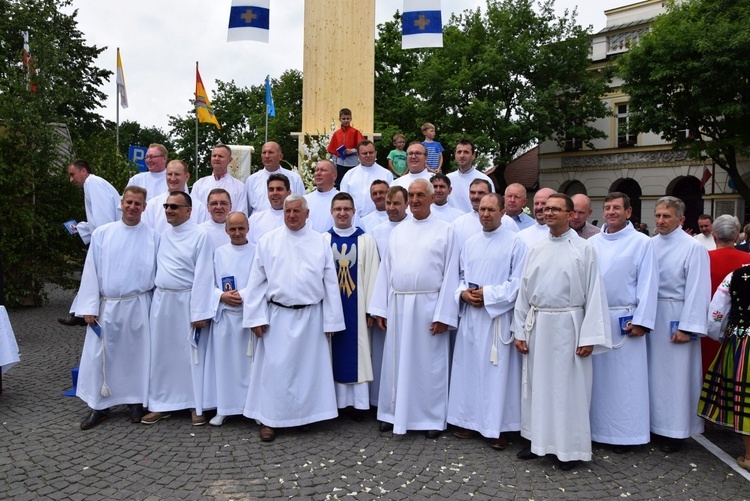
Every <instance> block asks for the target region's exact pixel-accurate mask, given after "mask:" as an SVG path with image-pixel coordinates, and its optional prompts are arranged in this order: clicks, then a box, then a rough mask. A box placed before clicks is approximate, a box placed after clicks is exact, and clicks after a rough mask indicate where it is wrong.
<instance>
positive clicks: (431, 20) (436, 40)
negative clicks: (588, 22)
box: [401, 0, 443, 49]
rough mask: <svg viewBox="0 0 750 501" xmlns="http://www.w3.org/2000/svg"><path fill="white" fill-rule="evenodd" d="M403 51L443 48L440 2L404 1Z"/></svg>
mask: <svg viewBox="0 0 750 501" xmlns="http://www.w3.org/2000/svg"><path fill="white" fill-rule="evenodd" d="M401 25H402V27H403V33H402V36H401V48H402V49H418V48H422V47H442V46H443V21H442V16H441V13H440V0H404V15H403V18H402V19H401Z"/></svg>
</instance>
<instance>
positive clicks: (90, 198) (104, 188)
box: [76, 174, 121, 244]
mask: <svg viewBox="0 0 750 501" xmlns="http://www.w3.org/2000/svg"><path fill="white" fill-rule="evenodd" d="M83 205H84V208H85V209H86V221H80V222H79V223H78V224H77V225H76V228H77V229H78V235H79V236H80V237H81V240H83V243H84V244H88V243H89V242H90V241H91V234H92V233H93V232H94V230H95V229H97V228H98V227H100V226H102V225H105V224H107V223H111V222H114V221H117V220H118V219H120V214H121V212H120V194H119V193H117V190H116V189H115V188H114V186H112V185H111V184H109V182H108V181H107V180H106V179H103V178H101V177H99V176H95V175H94V174H89V176H88V177H87V178H86V180H85V181H84V182H83Z"/></svg>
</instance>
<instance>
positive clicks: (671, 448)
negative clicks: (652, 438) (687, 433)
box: [659, 437, 685, 454]
mask: <svg viewBox="0 0 750 501" xmlns="http://www.w3.org/2000/svg"><path fill="white" fill-rule="evenodd" d="M684 443H685V440H684V439H682V438H669V437H666V438H664V442H663V443H662V444H661V447H659V450H660V451H662V452H666V453H667V454H671V453H673V452H680V451H681V450H682V445H683V444H684Z"/></svg>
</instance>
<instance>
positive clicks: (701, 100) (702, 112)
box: [617, 0, 750, 204]
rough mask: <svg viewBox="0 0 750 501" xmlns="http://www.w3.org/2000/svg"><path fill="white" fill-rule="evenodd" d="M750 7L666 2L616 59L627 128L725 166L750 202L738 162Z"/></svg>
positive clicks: (745, 109)
mask: <svg viewBox="0 0 750 501" xmlns="http://www.w3.org/2000/svg"><path fill="white" fill-rule="evenodd" d="M748 53H750V4H749V3H748V2H736V1H733V0H689V1H687V2H684V3H680V4H670V5H669V6H668V10H667V13H666V14H663V15H661V16H659V17H657V18H656V19H655V20H654V22H653V23H652V25H651V31H650V32H649V33H647V34H646V35H644V36H643V37H641V41H640V42H639V43H638V44H637V45H635V46H634V47H632V48H631V49H630V50H629V51H628V52H627V53H625V54H623V55H622V56H620V58H619V60H618V65H617V66H618V72H619V75H620V76H621V77H622V78H623V80H624V81H625V84H624V85H623V91H624V92H625V93H627V94H628V95H630V104H631V106H630V107H631V109H632V110H633V112H631V116H630V119H631V121H630V127H631V129H632V130H633V131H634V132H649V131H653V132H654V133H657V134H660V135H661V137H662V139H663V140H665V141H672V142H674V147H675V148H676V149H684V150H686V151H687V152H688V154H689V155H690V156H691V157H693V158H699V159H705V158H710V159H711V160H713V161H714V162H715V163H716V165H718V166H719V167H720V168H722V169H724V170H725V171H726V172H727V174H728V175H729V177H730V178H731V180H732V181H733V182H734V184H735V186H736V187H737V191H738V192H739V194H740V195H741V196H742V198H744V199H745V203H746V204H750V187H749V186H748V184H747V183H746V182H745V181H743V179H742V176H741V174H740V172H739V169H738V165H737V162H738V157H740V156H747V155H748V152H749V150H750V127H748V124H750V82H749V81H748V75H749V74H750V59H748V57H747V54H748Z"/></svg>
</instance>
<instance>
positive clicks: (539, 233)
mask: <svg viewBox="0 0 750 501" xmlns="http://www.w3.org/2000/svg"><path fill="white" fill-rule="evenodd" d="M574 231H575V230H574ZM518 236H519V237H521V240H523V242H524V243H525V244H526V247H527V248H529V249H531V248H532V247H534V245H536V244H537V243H539V242H542V241H545V240H547V237H549V228H547V225H546V224H539V223H537V222H536V221H534V224H533V226H529V227H528V228H526V229H524V230H521V231H519V232H518Z"/></svg>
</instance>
